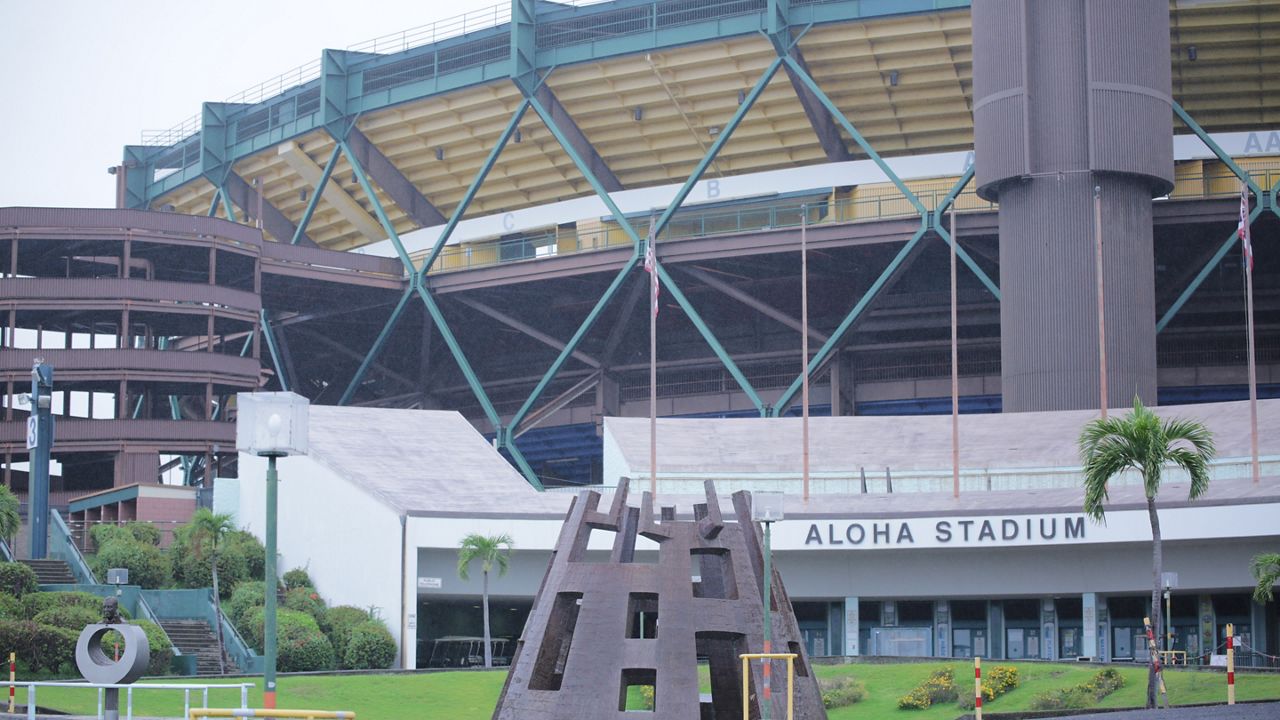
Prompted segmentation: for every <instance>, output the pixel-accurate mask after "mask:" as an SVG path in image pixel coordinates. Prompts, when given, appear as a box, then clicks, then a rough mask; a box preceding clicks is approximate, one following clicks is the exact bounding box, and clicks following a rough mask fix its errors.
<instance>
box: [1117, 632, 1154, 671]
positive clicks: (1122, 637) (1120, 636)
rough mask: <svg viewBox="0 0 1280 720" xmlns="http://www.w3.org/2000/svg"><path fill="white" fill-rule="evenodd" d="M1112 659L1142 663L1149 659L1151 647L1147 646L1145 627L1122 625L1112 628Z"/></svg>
mask: <svg viewBox="0 0 1280 720" xmlns="http://www.w3.org/2000/svg"><path fill="white" fill-rule="evenodd" d="M1111 636H1112V642H1114V643H1115V649H1114V650H1113V651H1112V654H1111V659H1112V660H1133V661H1134V662H1139V663H1144V662H1147V661H1148V660H1150V659H1151V648H1149V647H1148V646H1147V630H1146V628H1145V627H1135V626H1132V625H1124V626H1120V627H1116V628H1112V631H1111Z"/></svg>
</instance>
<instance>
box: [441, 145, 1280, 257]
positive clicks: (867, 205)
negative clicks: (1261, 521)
mask: <svg viewBox="0 0 1280 720" xmlns="http://www.w3.org/2000/svg"><path fill="white" fill-rule="evenodd" d="M1275 161H1276V165H1275V166H1274V167H1263V168H1255V169H1253V170H1252V171H1251V176H1252V178H1253V180H1254V182H1255V183H1256V184H1257V185H1258V186H1259V187H1261V188H1264V189H1270V188H1272V187H1275V186H1276V184H1277V183H1280V158H1275ZM947 182H948V183H950V182H952V180H948V181H947ZM947 192H948V190H945V189H931V190H922V191H916V196H917V197H918V198H919V199H920V201H921V202H922V203H923V204H924V206H925V207H926V208H928V209H929V210H931V211H932V210H934V209H936V208H937V207H938V204H939V203H940V202H941V201H942V200H943V199H944V198H945V197H946V195H947ZM1239 195H1240V186H1239V181H1238V180H1237V179H1236V177H1235V176H1234V175H1232V174H1231V173H1229V172H1225V171H1222V172H1212V173H1208V174H1201V175H1197V176H1191V177H1183V178H1179V179H1178V181H1177V184H1176V185H1175V186H1174V189H1173V191H1171V192H1170V193H1169V195H1168V198H1167V199H1168V200H1187V199H1200V198H1228V197H1239ZM1163 201H1164V200H1161V201H1160V202H1163ZM954 207H955V208H956V209H957V211H958V212H960V213H965V212H981V211H991V210H995V209H996V207H997V206H996V204H995V203H991V202H988V201H986V200H983V199H982V198H980V197H978V194H977V191H976V190H975V189H974V188H973V186H972V184H971V185H970V186H969V187H968V188H966V189H965V190H964V191H963V192H961V193H960V194H959V195H958V196H957V197H956V200H955V204H954ZM802 208H805V209H807V211H808V224H809V226H810V227H819V226H825V225H831V224H837V223H851V222H869V221H877V220H891V219H896V218H909V217H918V215H919V214H918V212H917V211H916V209H915V207H914V206H913V205H912V204H911V203H910V202H909V201H908V200H907V199H906V198H905V197H904V196H903V195H902V194H901V193H899V192H897V191H896V190H887V191H885V192H883V193H880V194H875V195H869V196H855V197H851V198H842V199H840V200H836V201H834V202H830V201H828V200H826V199H823V198H819V199H816V200H810V201H808V202H805V203H799V202H791V201H788V202H785V203H779V204H777V205H760V204H755V205H752V206H750V207H744V208H741V209H736V210H731V209H724V210H715V211H702V212H699V211H682V212H680V213H678V214H677V215H676V216H675V217H674V218H672V220H671V222H670V223H669V224H668V225H667V228H666V230H664V231H663V233H662V234H661V235H660V236H659V237H658V240H659V242H660V243H661V242H663V241H669V240H686V239H691V238H700V237H710V236H715V235H730V234H737V233H744V232H759V231H764V230H776V229H791V228H798V227H800V225H801V215H802V212H803V210H802ZM631 222H632V224H633V226H634V227H635V229H636V231H637V232H638V233H639V234H640V235H641V236H644V234H645V233H646V232H647V231H648V226H649V221H648V219H647V218H634V219H632V221H631ZM630 243H631V237H630V236H629V235H628V234H627V233H626V232H625V231H624V230H623V229H622V228H621V227H620V226H618V225H617V224H616V223H613V222H605V223H600V224H599V225H594V226H592V227H590V228H585V227H583V224H582V222H581V221H579V225H578V227H577V228H575V229H573V230H567V229H564V228H561V229H558V230H554V231H551V230H548V231H541V232H535V233H530V234H528V235H523V236H521V237H517V238H505V239H500V240H489V241H478V242H469V243H460V244H457V245H449V246H448V247H446V248H445V249H444V250H443V251H442V252H441V253H440V257H439V258H438V259H437V260H436V263H435V265H434V266H433V267H432V269H431V272H432V274H435V273H441V272H453V271H458V270H467V269H471V268H479V267H487V266H491V265H499V264H504V263H508V262H517V261H521V260H534V259H539V258H544V257H551V256H556V255H569V254H574V253H580V252H589V251H593V250H604V249H608V248H616V247H621V246H625V245H629V244H630Z"/></svg>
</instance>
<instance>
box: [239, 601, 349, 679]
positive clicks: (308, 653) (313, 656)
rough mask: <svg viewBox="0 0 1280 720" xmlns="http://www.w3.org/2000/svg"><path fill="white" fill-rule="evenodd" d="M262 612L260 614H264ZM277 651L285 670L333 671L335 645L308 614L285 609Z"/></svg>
mask: <svg viewBox="0 0 1280 720" xmlns="http://www.w3.org/2000/svg"><path fill="white" fill-rule="evenodd" d="M261 614H262V613H257V615H258V616H261ZM259 634H261V633H259ZM276 634H277V638H278V640H277V647H276V650H277V653H278V658H279V663H280V671H281V672H306V671H310V670H332V669H333V668H334V666H335V662H334V656H333V644H332V643H330V642H329V638H327V637H325V636H324V633H322V632H320V628H319V627H317V626H316V623H315V619H313V618H312V617H311V616H310V615H307V614H305V613H300V612H296V611H293V610H281V611H280V616H279V617H277V619H276Z"/></svg>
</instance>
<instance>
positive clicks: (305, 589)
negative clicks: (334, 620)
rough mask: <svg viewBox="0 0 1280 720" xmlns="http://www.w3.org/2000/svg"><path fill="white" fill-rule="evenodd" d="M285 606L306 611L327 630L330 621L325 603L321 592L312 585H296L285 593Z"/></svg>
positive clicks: (321, 627)
mask: <svg viewBox="0 0 1280 720" xmlns="http://www.w3.org/2000/svg"><path fill="white" fill-rule="evenodd" d="M284 607H287V608H289V609H290V610H297V611H298V612H304V613H306V614H308V615H310V616H311V617H313V618H315V621H316V625H317V626H319V628H320V629H321V630H324V631H327V630H328V629H329V628H328V624H329V621H328V620H327V619H326V618H325V604H324V600H323V599H321V597H320V593H318V592H316V591H315V588H312V587H311V586H302V587H296V588H293V589H292V590H288V591H286V592H285V594H284Z"/></svg>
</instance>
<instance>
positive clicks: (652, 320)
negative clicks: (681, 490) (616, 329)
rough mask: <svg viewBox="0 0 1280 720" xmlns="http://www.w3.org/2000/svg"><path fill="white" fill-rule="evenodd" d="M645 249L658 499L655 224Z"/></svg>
mask: <svg viewBox="0 0 1280 720" xmlns="http://www.w3.org/2000/svg"><path fill="white" fill-rule="evenodd" d="M649 228H650V229H649V237H648V240H647V246H646V247H645V269H646V270H648V271H649V494H650V495H652V496H653V497H654V499H657V497H658V254H657V251H656V249H655V247H654V243H655V241H656V240H657V238H656V237H654V234H653V223H652V221H651V222H650V225H649Z"/></svg>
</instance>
